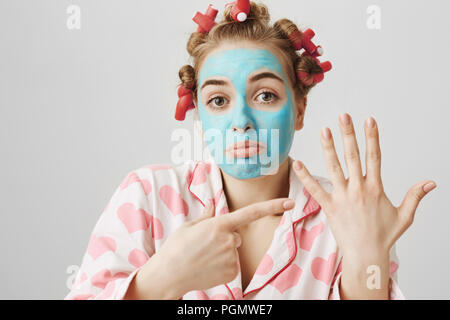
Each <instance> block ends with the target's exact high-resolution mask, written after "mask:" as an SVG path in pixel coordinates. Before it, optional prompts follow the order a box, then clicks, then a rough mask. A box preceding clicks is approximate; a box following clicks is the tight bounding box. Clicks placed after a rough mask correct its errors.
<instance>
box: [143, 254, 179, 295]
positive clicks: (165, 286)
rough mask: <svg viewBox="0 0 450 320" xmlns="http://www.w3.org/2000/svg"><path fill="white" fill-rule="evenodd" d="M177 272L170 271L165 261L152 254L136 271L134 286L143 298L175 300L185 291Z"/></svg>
mask: <svg viewBox="0 0 450 320" xmlns="http://www.w3.org/2000/svg"><path fill="white" fill-rule="evenodd" d="M179 275H180V274H179V273H177V272H172V271H171V269H170V268H169V267H168V265H167V263H166V261H163V260H162V259H161V257H160V256H159V255H157V254H154V255H153V256H152V257H151V258H150V260H149V261H148V262H147V263H146V264H145V265H144V266H143V267H142V268H141V269H140V270H139V271H138V272H137V274H136V287H137V288H138V291H139V293H140V295H142V296H143V297H146V298H145V299H149V300H155V299H161V300H175V299H179V298H181V297H182V296H183V295H184V294H185V293H186V292H187V291H186V290H184V288H183V286H182V284H183V282H182V281H181V279H180V278H179Z"/></svg>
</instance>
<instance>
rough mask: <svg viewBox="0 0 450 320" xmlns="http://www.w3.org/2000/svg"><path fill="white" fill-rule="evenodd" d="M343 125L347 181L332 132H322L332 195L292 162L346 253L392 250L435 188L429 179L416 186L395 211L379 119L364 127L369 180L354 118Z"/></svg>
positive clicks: (342, 121)
mask: <svg viewBox="0 0 450 320" xmlns="http://www.w3.org/2000/svg"><path fill="white" fill-rule="evenodd" d="M339 124H340V130H341V134H342V138H343V141H344V152H345V162H346V164H347V169H348V173H349V177H348V178H347V179H346V178H345V176H344V173H343V171H342V168H341V165H340V163H339V159H338V157H337V154H336V150H335V147H334V141H333V137H332V135H331V131H330V129H329V128H327V127H324V128H323V129H322V132H321V142H322V147H323V151H324V155H325V161H326V167H327V171H328V174H329V176H330V180H331V182H332V184H333V192H332V193H328V192H326V191H325V190H324V189H323V188H322V187H321V186H320V184H319V183H318V182H317V181H316V180H315V179H314V178H313V177H312V176H311V174H310V173H309V172H308V170H307V169H306V167H305V166H304V165H303V164H302V163H301V162H300V161H298V160H297V161H295V162H294V165H293V167H294V170H295V172H296V174H297V176H298V177H299V179H300V180H301V182H302V183H303V185H304V186H305V188H306V189H307V190H308V192H309V193H310V194H311V195H312V196H313V197H314V199H315V200H316V201H317V202H318V203H319V204H320V205H321V207H322V209H323V211H324V213H325V214H326V216H327V218H328V221H329V224H330V228H331V231H332V232H333V235H334V237H335V238H336V241H337V243H338V245H339V247H340V248H341V250H342V251H343V254H344V255H345V254H348V255H354V254H357V252H361V251H363V252H364V251H366V252H367V251H371V250H377V251H378V252H380V250H381V251H383V252H386V250H387V251H389V250H390V248H391V247H392V246H393V245H394V243H395V242H396V241H397V239H398V238H399V237H400V236H401V235H402V234H403V233H404V232H405V231H406V230H407V229H408V228H409V226H410V225H411V224H412V222H413V220H414V215H415V212H416V209H417V206H418V204H419V202H420V201H421V200H422V198H423V197H424V196H425V194H427V193H428V192H429V191H430V190H432V189H433V188H435V187H436V184H435V183H434V182H433V181H430V180H426V181H422V182H419V183H417V184H415V185H413V186H412V187H411V188H410V189H409V191H408V192H407V194H406V196H405V198H404V199H403V201H402V203H401V205H400V206H399V207H395V206H394V205H393V204H392V203H391V201H390V200H389V199H388V197H387V196H386V194H385V193H384V189H383V184H382V181H381V173H380V171H381V170H380V169H381V150H380V144H379V134H378V127H377V124H376V123H375V120H374V119H373V118H372V117H370V118H368V119H366V121H365V125H364V131H365V137H366V175H365V176H363V174H362V169H361V160H360V154H359V148H358V144H357V140H356V136H355V130H354V126H353V123H352V120H351V118H350V116H349V115H348V114H342V115H341V116H340V121H339Z"/></svg>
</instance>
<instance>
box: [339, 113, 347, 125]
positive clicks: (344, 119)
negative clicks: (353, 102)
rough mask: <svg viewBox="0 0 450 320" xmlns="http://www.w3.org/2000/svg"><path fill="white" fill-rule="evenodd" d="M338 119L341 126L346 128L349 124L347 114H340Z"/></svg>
mask: <svg viewBox="0 0 450 320" xmlns="http://www.w3.org/2000/svg"><path fill="white" fill-rule="evenodd" d="M339 118H340V119H341V123H342V124H343V125H345V126H346V125H348V124H350V116H349V115H348V114H347V113H343V114H341V115H340V117H339Z"/></svg>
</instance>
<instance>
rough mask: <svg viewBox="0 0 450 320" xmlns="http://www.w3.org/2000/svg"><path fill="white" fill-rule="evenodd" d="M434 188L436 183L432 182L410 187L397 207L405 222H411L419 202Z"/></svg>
mask: <svg viewBox="0 0 450 320" xmlns="http://www.w3.org/2000/svg"><path fill="white" fill-rule="evenodd" d="M435 187H436V183H435V182H434V181H425V182H419V183H417V184H415V185H414V186H412V187H411V188H410V189H409V190H408V192H407V193H406V196H405V198H404V199H403V201H402V203H401V205H400V207H399V214H400V215H401V216H403V217H404V218H406V219H407V221H411V222H412V220H413V219H414V214H415V212H416V209H417V206H418V205H419V202H420V201H421V200H422V199H423V197H425V195H426V194H427V193H428V192H430V191H431V190H433V189H434V188H435Z"/></svg>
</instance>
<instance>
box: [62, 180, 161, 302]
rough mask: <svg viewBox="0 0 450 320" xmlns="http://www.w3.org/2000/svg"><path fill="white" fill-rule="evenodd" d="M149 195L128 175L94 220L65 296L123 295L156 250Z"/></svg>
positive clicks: (78, 297) (106, 296)
mask: <svg viewBox="0 0 450 320" xmlns="http://www.w3.org/2000/svg"><path fill="white" fill-rule="evenodd" d="M146 182H148V181H146ZM148 196H150V194H149V195H147V194H146V193H145V191H144V187H143V184H142V181H141V180H140V179H139V177H138V175H137V174H136V173H135V172H131V173H130V174H129V175H127V177H126V178H125V180H124V181H123V182H122V184H121V185H120V186H119V187H118V188H117V189H116V191H115V193H114V194H113V196H112V198H111V200H110V202H109V203H108V206H107V207H106V209H105V210H104V211H103V213H102V214H101V216H100V218H99V220H98V221H97V223H96V225H95V227H94V229H93V231H92V235H91V238H90V240H89V244H88V247H87V250H86V252H85V254H84V256H83V261H82V264H81V267H80V270H79V272H78V274H77V277H76V281H75V283H74V285H73V286H72V289H71V291H70V292H69V294H68V295H67V296H66V297H65V299H74V300H78V299H83V300H85V299H122V298H123V297H124V295H125V293H126V292H127V289H128V286H129V284H130V283H131V282H132V281H133V280H134V279H135V276H136V275H137V274H140V271H141V269H142V266H143V265H144V264H145V263H146V262H147V260H149V259H152V256H153V254H154V252H155V246H154V239H153V237H152V234H153V232H152V230H151V229H150V228H152V225H153V223H152V221H153V220H152V219H153V217H152V216H151V213H150V205H149V200H148Z"/></svg>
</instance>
